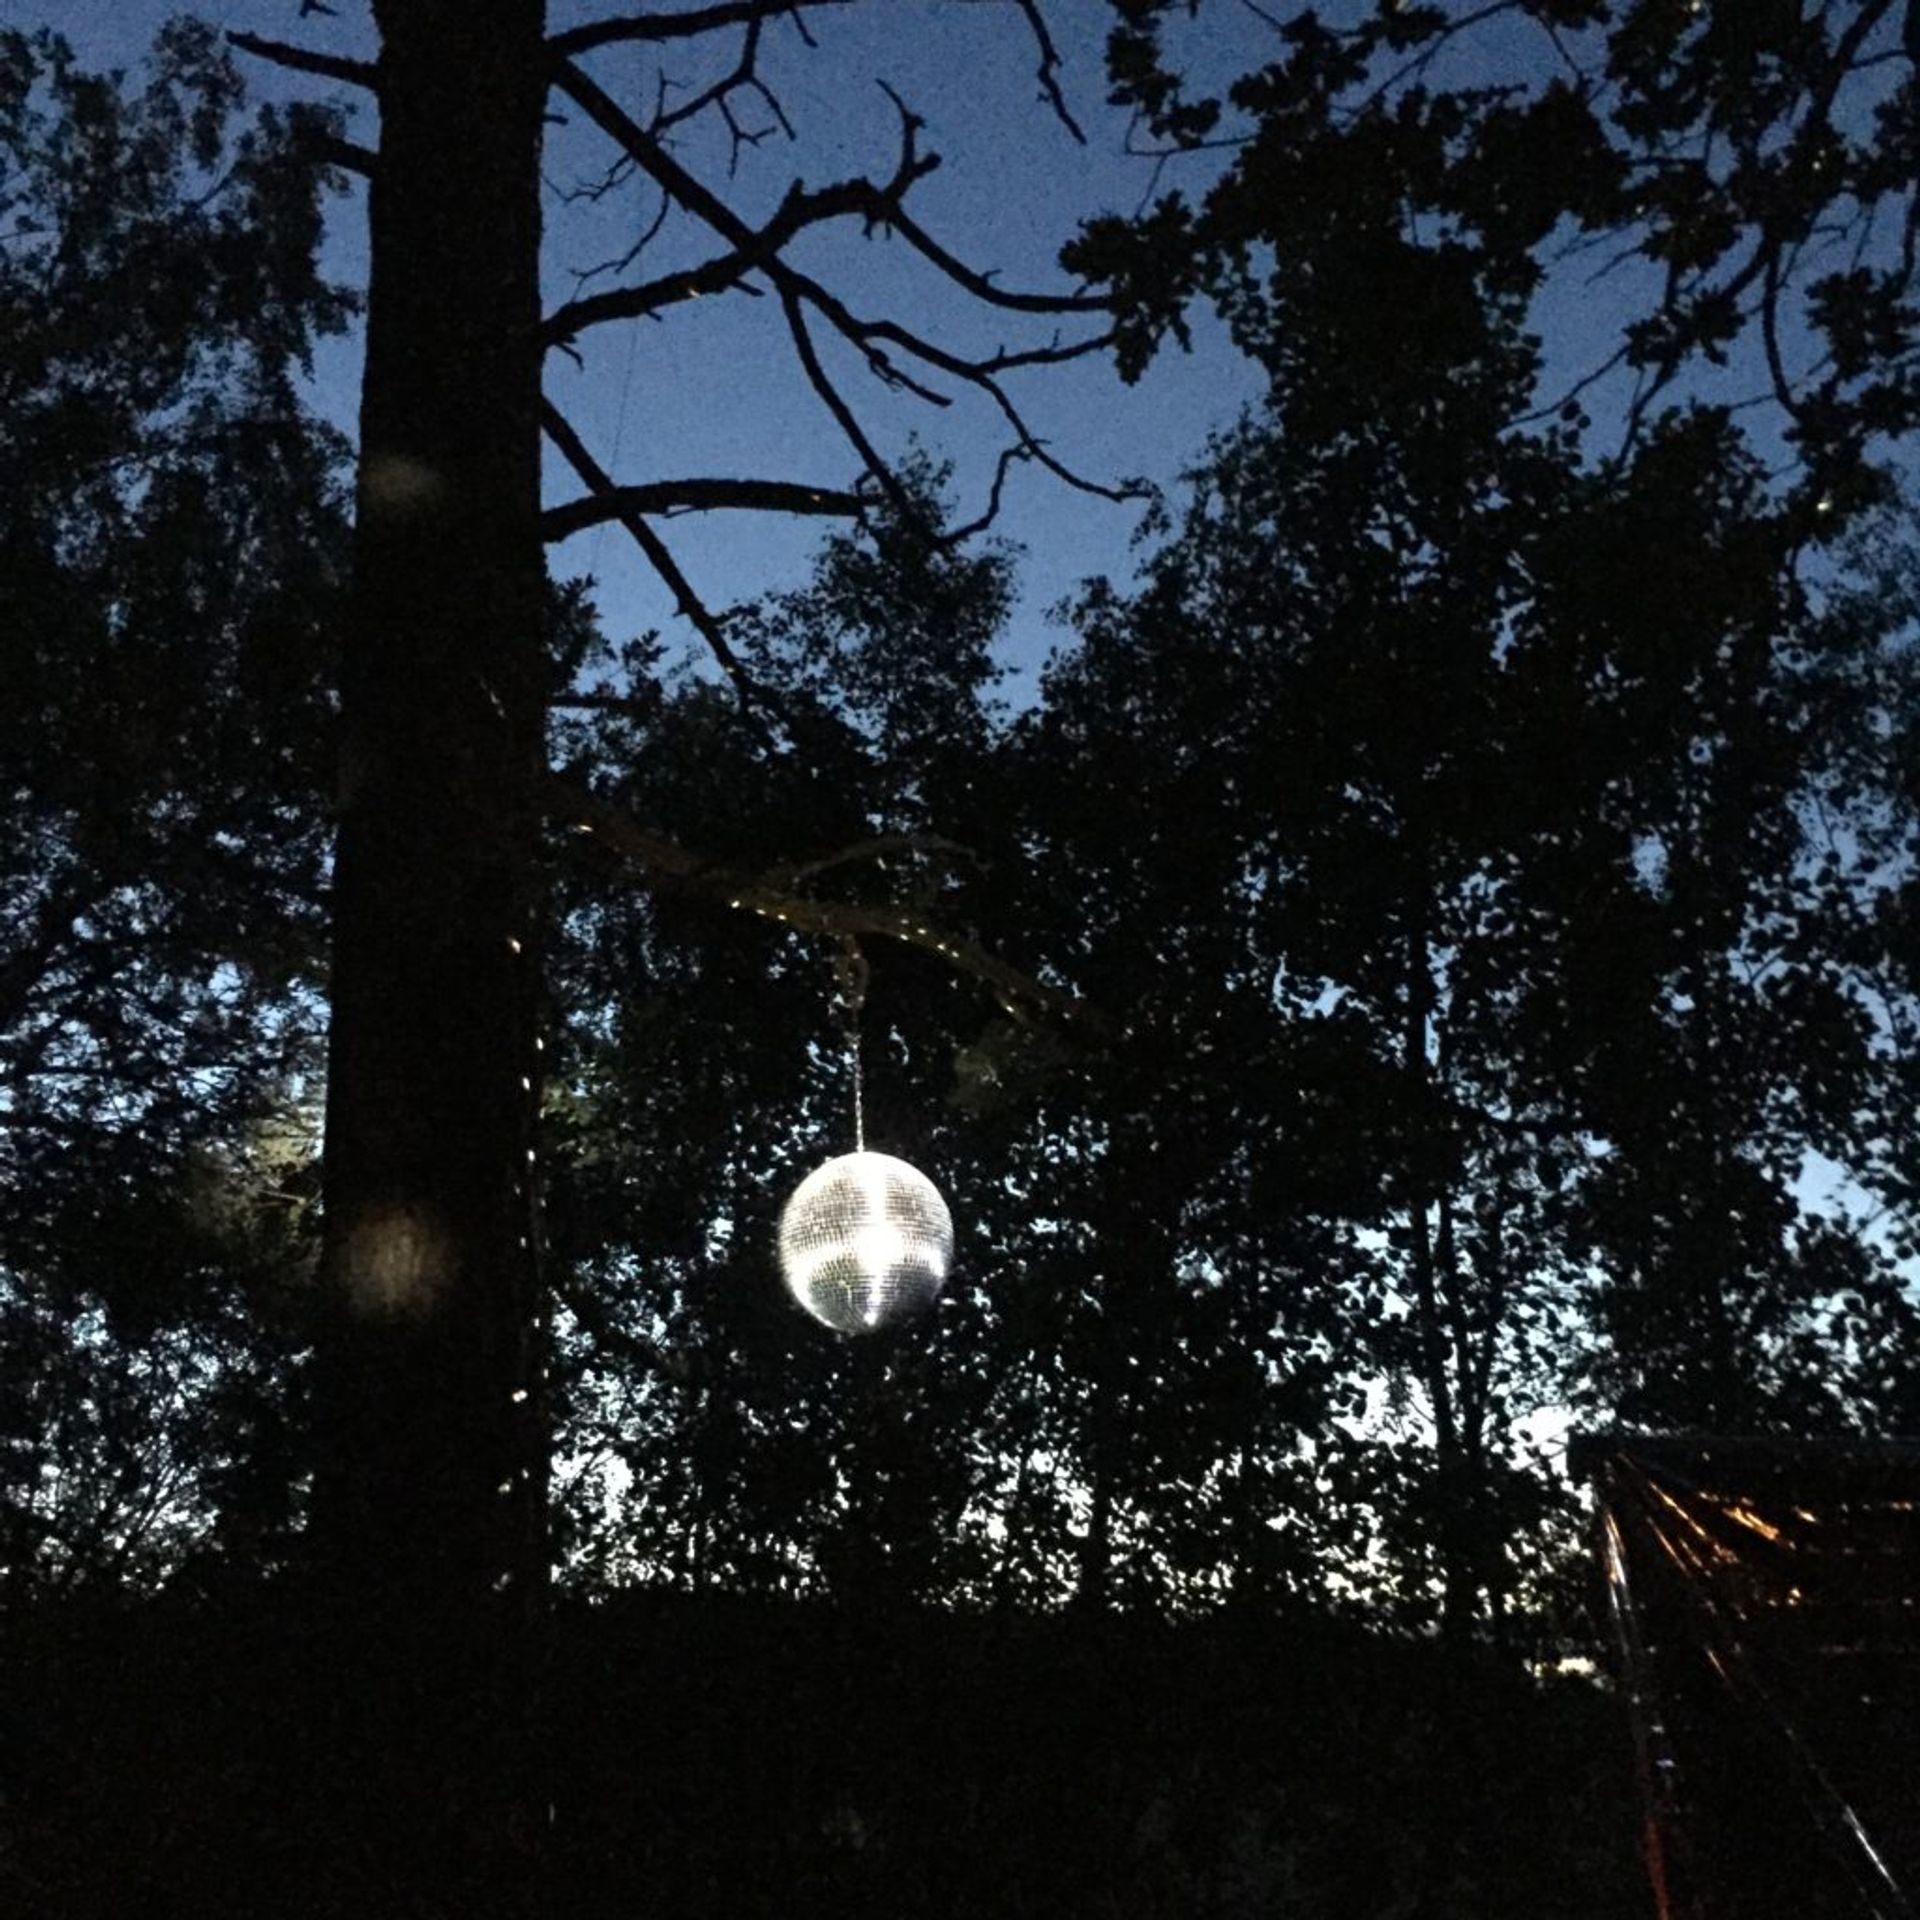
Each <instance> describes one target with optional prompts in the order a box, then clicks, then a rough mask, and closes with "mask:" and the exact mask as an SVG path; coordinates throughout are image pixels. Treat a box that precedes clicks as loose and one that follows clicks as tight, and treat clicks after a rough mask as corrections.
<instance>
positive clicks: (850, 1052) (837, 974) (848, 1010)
mask: <svg viewBox="0 0 1920 1920" xmlns="http://www.w3.org/2000/svg"><path fill="white" fill-rule="evenodd" d="M833 977H834V982H835V984H836V985H837V986H838V987H839V989H840V1017H841V1018H842V1019H843V1020H844V1021H845V1022H846V1023H847V1064H848V1067H849V1069H850V1070H851V1073H852V1077H853V1150H854V1152H855V1153H865V1152H866V1150H867V1115H866V1090H865V1087H864V1085H863V1083H862V1076H861V1071H860V1013H861V1010H862V1009H863V1008H864V1007H865V1006H866V1004H867V980H868V977H869V969H868V967H867V956H866V955H865V954H864V953H862V952H861V951H860V943H859V941H858V940H854V939H851V938H849V939H846V940H843V941H842V942H841V943H840V951H839V953H838V954H837V955H836V956H835V958H834V963H833Z"/></svg>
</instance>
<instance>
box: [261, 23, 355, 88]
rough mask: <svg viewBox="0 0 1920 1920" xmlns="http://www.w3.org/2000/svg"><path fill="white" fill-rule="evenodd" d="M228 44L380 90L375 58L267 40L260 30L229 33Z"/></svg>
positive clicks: (297, 68)
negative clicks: (322, 51)
mask: <svg viewBox="0 0 1920 1920" xmlns="http://www.w3.org/2000/svg"><path fill="white" fill-rule="evenodd" d="M227 45H228V46H230V47H237V48H238V49H239V50H240V52H242V53H250V54H252V55H253V56H254V58H255V59H256V60H269V61H271V62H272V63H273V64H274V65H275V66H276V67H291V68H292V69H293V71H294V72H295V73H317V74H319V75H320V76H321V78H322V79H326V80H341V81H344V82H345V83H346V84H347V85H348V86H350V87H365V88H366V89H367V90H368V91H369V92H371V93H378V92H379V91H380V69H379V67H378V66H376V65H375V63H374V62H373V61H371V60H348V59H345V58H343V57H342V56H341V55H339V54H334V53H321V52H319V51H318V50H317V49H316V48H313V47H294V46H289V45H288V44H287V43H286V42H285V41H284V40H265V39H262V38H261V36H260V35H259V34H257V33H229V34H228V35H227Z"/></svg>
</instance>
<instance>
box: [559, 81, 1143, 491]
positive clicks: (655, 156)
mask: <svg viewBox="0 0 1920 1920" xmlns="http://www.w3.org/2000/svg"><path fill="white" fill-rule="evenodd" d="M556 84H557V85H558V86H559V87H560V89H561V90H562V91H563V92H564V93H565V94H566V95H567V96H568V98H569V99H571V100H573V101H575V102H576V103H577V104H578V105H579V106H581V107H582V108H584V109H585V111H586V112H587V114H588V116H589V117H590V118H591V119H592V120H593V121H594V122H595V124H596V125H598V126H599V127H600V128H601V129H602V130H603V131H604V132H605V133H607V134H608V135H609V137H610V138H612V139H613V140H614V141H615V142H617V143H618V144H619V145H620V146H621V147H623V148H624V149H625V150H626V151H627V152H629V153H631V154H632V155H633V156H634V158H635V159H636V160H638V161H639V163H640V165H641V167H642V168H643V169H644V170H645V171H646V172H647V173H649V174H651V175H652V176H653V178H654V180H655V181H656V183H657V184H658V185H659V186H660V187H661V189H662V190H663V191H664V192H666V193H668V194H670V195H671V196H672V197H673V198H674V199H675V200H677V201H678V202H679V203H680V205H681V206H683V207H685V208H686V210H687V211H688V212H689V213H691V214H693V215H694V217H695V218H696V219H698V220H700V221H702V222H703V223H704V224H705V225H707V226H708V227H710V228H712V230H713V231H714V232H715V233H716V234H718V235H719V236H720V238H721V239H723V240H725V241H727V242H728V243H729V244H730V245H732V246H733V247H735V248H736V249H738V250H740V251H742V252H744V251H746V250H747V249H749V248H755V249H758V248H759V247H760V244H761V241H760V236H759V235H758V234H757V233H756V232H755V230H754V229H753V228H751V227H749V226H748V225H747V223H746V222H745V221H744V220H743V219H742V218H741V217H740V216H739V215H738V214H737V213H735V212H734V211H733V209H732V208H731V207H729V206H728V205H727V204H726V202H725V201H723V200H722V199H721V198H720V197H719V196H718V195H717V194H715V193H714V192H712V190H711V189H709V188H708V187H707V186H706V185H705V184H704V183H703V182H702V181H700V180H698V179H696V178H695V177H694V176H693V175H692V174H690V173H689V172H688V171H687V170H686V168H684V167H682V166H681V165H680V164H679V162H678V161H676V160H675V159H674V158H673V156H672V155H671V154H670V153H668V152H667V151H666V150H665V149H664V148H663V147H661V145H660V144H659V142H658V141H656V140H654V139H652V138H651V137H650V136H649V135H648V133H647V131H646V129H645V128H643V127H641V126H640V125H639V124H638V123H637V122H635V121H634V120H633V118H632V117H631V116H630V115H629V114H627V113H626V112H625V111H624V110H623V109H622V108H621V107H620V105H619V104H618V103H617V102H616V101H614V100H613V99H611V98H610V97H609V96H608V95H607V94H606V92H605V91H604V90H603V89H602V88H601V87H599V86H598V85H597V84H596V83H595V82H594V81H593V80H592V79H591V78H590V77H589V76H588V75H587V74H585V73H582V72H581V71H580V69H579V68H578V67H574V66H566V67H563V68H562V69H561V70H560V72H559V73H558V75H557V76H556ZM914 124H915V123H914V121H913V120H912V117H911V116H910V115H909V116H907V123H906V126H905V128H904V129H903V143H902V157H901V165H900V167H899V168H898V169H897V170H896V173H895V183H899V182H902V181H903V180H905V179H908V178H911V177H913V166H914V159H915V155H914V148H913V127H914ZM893 184H894V183H890V185H889V188H888V189H883V190H882V191H883V193H887V192H890V191H891V189H892V186H893ZM900 191H901V192H904V191H905V187H904V185H901V186H900ZM759 264H760V268H761V271H763V272H764V273H765V274H766V276H767V278H768V279H770V280H771V281H772V282H773V283H774V285H775V286H776V287H777V288H778V289H779V291H780V297H781V302H782V305H783V306H784V307H785V308H786V311H787V319H788V324H789V327H790V329H791V330H792V332H793V336H794V344H795V347H796V349H797V350H798V351H799V354H800V358H801V363H802V365H803V367H804V368H805V370H806V373H807V377H808V379H809V380H810V381H811V382H812V383H813V385H814V387H815V389H816V391H818V392H819V393H820V395H821V398H822V400H823V401H824V402H825V403H826V405H827V406H828V408H829V410H830V411H831V412H832V413H833V415H834V417H835V419H836V420H837V421H838V423H839V425H840V427H841V430H842V431H843V432H844V433H845V434H846V435H847V437H848V439H849V440H850V441H851V442H852V444H853V445H854V447H855V448H856V450H857V451H858V452H859V453H860V455H861V458H862V459H863V460H866V461H867V462H868V465H869V467H870V469H871V471H872V472H873V473H874V475H875V476H876V478H878V479H880V480H881V482H882V484H883V485H885V484H887V483H888V473H887V468H886V466H885V464H884V463H883V462H880V461H879V458H878V455H877V454H876V453H875V451H874V449H873V447H872V444H871V442H869V441H868V440H867V439H866V436H865V435H864V434H863V433H862V432H861V431H860V428H859V426H858V424H857V423H856V422H855V421H854V419H853V416H852V413H851V411H850V410H849V409H848V407H847V405H846V403H845V401H844V400H843V399H841V397H840V396H839V394H838V392H837V391H836V390H835V389H834V388H833V386H832V383H831V381H830V380H828V378H827V376H826V374H825V372H824V370H823V369H822V368H821V365H820V361H819V357H818V355H817V353H816V352H815V351H814V349H813V346H812V342H811V339H810V336H809V334H808V331H807V328H806V325H805V321H804V316H803V315H802V313H801V307H802V305H803V304H804V305H805V306H809V307H812V308H813V309H814V310H815V311H816V312H818V313H819V314H820V315H821V316H822V317H823V318H824V319H825V320H826V321H827V322H828V324H829V325H830V326H832V327H833V328H834V329H835V331H836V332H838V333H839V334H840V335H841V336H842V338H844V339H846V340H848V341H850V342H851V343H852V344H853V345H854V346H855V347H857V348H858V349H859V351H860V353H861V354H862V356H863V357H864V358H865V359H866V362H867V364H868V366H869V367H870V368H871V369H872V371H873V372H874V374H875V375H876V376H877V377H878V378H879V379H881V380H882V381H884V382H886V383H887V384H888V385H890V386H896V387H906V388H908V389H910V390H911V391H912V392H914V393H917V394H918V395H919V396H920V397H921V398H922V399H925V400H929V401H933V402H935V403H936V404H943V403H944V397H943V396H940V395H937V394H935V393H934V392H933V391H932V390H931V389H929V388H927V387H926V386H924V385H923V384H921V383H919V382H917V381H915V380H914V379H913V378H912V377H911V376H909V375H908V374H907V373H906V372H905V371H904V370H903V369H902V368H901V367H900V366H899V364H898V363H897V362H896V361H895V360H894V359H893V358H892V357H891V356H890V355H889V354H888V353H887V352H886V351H885V350H884V349H885V346H892V347H896V348H898V349H900V350H901V351H902V352H904V353H906V354H908V355H910V356H912V357H913V358H914V359H917V360H919V361H921V362H923V363H924V364H925V365H927V366H930V367H934V368H937V369H938V370H939V371H940V372H942V373H945V374H947V375H949V376H951V377H952V378H954V379H956V380H960V381H964V382H966V383H967V384H969V385H971V386H974V387H976V388H978V389H979V390H980V391H982V392H983V393H985V394H987V395H988V397H989V398H991V399H992V401H993V403H994V405H995V406H996V407H998V408H999V410H1000V412H1001V414H1002V415H1003V416H1004V417H1005V419H1006V420H1007V422H1008V424H1009V425H1010V426H1011V427H1012V428H1013V431H1014V435H1015V440H1016V443H1017V444H1018V445H1019V446H1020V447H1022V448H1024V449H1025V450H1026V452H1027V453H1028V455H1029V456H1030V457H1031V458H1033V459H1034V460H1036V461H1038V462H1039V464H1040V465H1042V466H1043V467H1045V468H1046V469H1047V470H1048V472H1050V473H1052V474H1053V475H1054V476H1055V477H1056V478H1057V479H1059V480H1061V481H1063V482H1064V483H1065V484H1066V485H1068V486H1070V487H1073V488H1074V489H1075V490H1076V491H1078V492H1082V493H1090V494H1094V495H1097V496H1098V497H1099V498H1101V499H1105V500H1115V501H1125V500H1137V499H1140V498H1142V497H1144V494H1143V489H1141V488H1139V487H1137V486H1132V485H1126V486H1118V487H1112V486H1107V485H1104V484H1102V483H1101V482H1099V481H1095V480H1089V479H1087V478H1085V477H1084V476H1083V475H1081V474H1078V473H1075V472H1074V471H1073V470H1072V469H1071V468H1069V467H1068V466H1066V465H1065V463H1064V462H1062V461H1061V460H1059V459H1058V458H1057V457H1056V456H1055V455H1053V454H1051V453H1049V452H1048V451H1047V449H1046V443H1045V442H1044V441H1042V440H1041V439H1039V438H1038V437H1037V436H1036V435H1035V434H1034V432H1033V431H1032V429H1031V428H1030V427H1029V426H1028V425H1027V423H1026V421H1025V419H1023V418H1022V416H1021V414H1020V411H1019V409H1018V408H1017V407H1016V406H1015V405H1014V403H1013V401H1012V400H1011V399H1010V398H1009V396H1008V395H1007V393H1006V391H1005V390H1004V389H1003V388H1002V387H1001V386H1000V384H999V382H998V380H997V379H996V378H995V375H996V374H997V373H998V372H1000V371H1002V370H1004V369H1005V368H1007V367H1011V366H1025V365H1035V364H1039V363H1041V362H1043V361H1045V362H1052V361H1060V360H1069V359H1074V358H1077V357H1078V356H1079V355H1081V354H1085V353H1091V352H1093V351H1095V350H1096V349H1097V348H1098V347H1099V346H1100V345H1102V344H1103V343H1104V340H1105V338H1106V336H1105V335H1097V336H1092V337H1090V338H1088V339H1087V340H1084V341H1078V342H1072V343H1068V344H1065V345H1054V346H1050V347H1045V348H1040V349H1036V350H1034V351H1032V352H1029V353H1023V354H1003V355H999V356H996V357H994V358H991V359H988V360H984V361H976V360H969V359H967V358H965V357H964V356H962V355H959V354H955V353H950V352H948V351H947V350H946V349H945V348H943V347H939V346H936V345H935V344H934V343H933V342H931V341H929V340H926V339H923V338H922V337H921V336H920V335H918V334H916V333H913V332H911V331H909V330H908V329H907V328H905V327H902V326H900V325H898V324H897V323H896V322H894V321H891V320H863V319H860V318H858V317H856V316H855V315H854V314H852V313H851V312H849V311H848V309H847V307H846V306H845V305H844V304H843V303H842V302H841V301H840V300H839V299H838V298H837V297H836V296H835V295H833V294H832V293H830V292H828V290H827V289H826V288H825V287H823V286H822V285H821V284H820V283H819V282H818V281H816V280H814V279H812V278H811V277H810V276H808V275H806V274H803V273H801V272H800V271H798V269H796V268H794V267H792V266H790V265H788V264H787V262H786V261H785V260H783V259H782V258H780V257H779V255H778V254H777V253H767V254H765V256H764V257H763V258H762V259H761V260H760V262H759ZM882 343H884V345H883V344H882ZM889 491H893V492H895V493H896V497H898V496H897V483H894V484H893V485H892V486H890V487H889Z"/></svg>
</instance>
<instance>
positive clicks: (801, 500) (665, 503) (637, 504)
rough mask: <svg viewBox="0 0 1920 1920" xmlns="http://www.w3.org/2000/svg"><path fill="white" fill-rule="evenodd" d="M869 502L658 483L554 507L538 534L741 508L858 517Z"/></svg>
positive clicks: (555, 535) (757, 488)
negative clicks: (630, 517) (638, 517)
mask: <svg viewBox="0 0 1920 1920" xmlns="http://www.w3.org/2000/svg"><path fill="white" fill-rule="evenodd" d="M870 504H871V502H869V501H866V500H863V499H861V497H860V496H859V495H858V494H857V493H842V492H839V491H837V490H836V489H834V488H831V487H809V486H803V485H801V484H800V483H799V482H798V481H792V480H721V479H700V480H654V481H649V482H647V483H646V484H645V485H642V486H633V487H622V486H614V487H610V488H609V489H608V490H607V491H606V492H604V493H590V494H588V495H587V496H586V497H585V498H584V499H580V500H569V501H568V502H567V503H566V505H565V506H560V507H550V508H548V510H547V511H546V512H545V513H543V514H542V515H541V516H540V532H541V535H542V537H543V538H544V539H547V540H564V539H566V538H567V536H568V535H569V534H574V533H579V532H580V531H581V530H582V529H583V528H586V527H597V526H600V525H602V524H604V523H605V522H606V521H608V520H618V519H620V518H621V517H622V516H624V515H626V514H629V513H658V514H663V515H664V514H675V513H713V512H719V511H724V510H727V509H741V510H744V511H747V512H755V513H805V514H820V515H824V516H827V517H839V518H843V519H852V518H857V517H858V516H859V515H860V514H862V513H864V512H866V510H867V508H868V506H869V505H870Z"/></svg>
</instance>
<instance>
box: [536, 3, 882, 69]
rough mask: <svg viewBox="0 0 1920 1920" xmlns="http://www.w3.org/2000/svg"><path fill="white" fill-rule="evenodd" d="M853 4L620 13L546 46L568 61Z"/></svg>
mask: <svg viewBox="0 0 1920 1920" xmlns="http://www.w3.org/2000/svg"><path fill="white" fill-rule="evenodd" d="M852 4H853V0H719V3H718V4H716V5H713V6H707V7H695V8H691V9H690V10H689V11H687V12H685V13H649V14H621V15H619V16H618V17H617V18H615V19H612V20H592V21H589V22H588V23H587V24H586V25H585V26H580V27H569V28H568V29H567V31H566V32H565V33H556V34H555V35H554V36H553V37H552V38H551V39H550V40H549V41H548V42H547V49H548V51H549V52H550V53H551V54H552V55H553V57H554V59H555V60H556V61H560V60H571V59H574V58H576V57H577V56H578V55H580V54H583V53H591V52H592V51H593V49H594V48H595V47H608V46H613V45H616V44H617V43H619V42H620V41H623V40H650V41H659V40H691V39H696V38H697V37H698V36H699V35H701V34H703V33H715V32H718V31H719V29H721V28H722V27H738V26H746V25H752V24H754V23H756V22H758V21H762V20H771V19H774V18H776V17H777V16H778V15H780V14H790V15H792V16H793V19H794V23H795V25H799V24H800V10H801V9H802V8H803V7H844V6H851V5H852Z"/></svg>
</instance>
